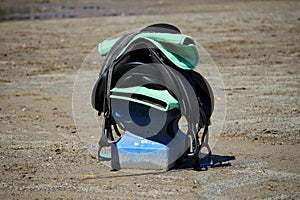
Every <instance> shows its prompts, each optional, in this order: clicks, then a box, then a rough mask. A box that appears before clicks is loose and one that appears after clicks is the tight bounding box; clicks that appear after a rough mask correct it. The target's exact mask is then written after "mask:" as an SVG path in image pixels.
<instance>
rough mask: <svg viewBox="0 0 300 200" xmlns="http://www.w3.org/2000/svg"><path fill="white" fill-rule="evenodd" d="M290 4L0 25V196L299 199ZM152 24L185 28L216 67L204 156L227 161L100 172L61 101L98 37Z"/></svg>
mask: <svg viewBox="0 0 300 200" xmlns="http://www.w3.org/2000/svg"><path fill="white" fill-rule="evenodd" d="M161 2H163V1H161ZM161 9H169V10H170V9H174V10H176V9H178V7H176V5H173V4H168V3H165V4H163V3H162V4H161ZM299 9H300V3H299V1H262V2H259V1H243V2H239V1H231V2H229V1H226V2H221V3H219V2H218V1H213V2H210V3H204V2H201V3H199V4H186V7H185V9H183V10H184V12H182V13H176V14H175V13H173V14H172V13H171V12H168V14H165V15H163V14H153V15H151V14H149V15H143V16H103V17H95V18H79V19H56V20H55V19H52V20H40V21H39V20H35V21H29V20H28V21H13V22H12V21H7V22H1V23H0V30H1V33H0V34H1V40H0V41H1V50H0V74H1V77H0V85H1V90H0V98H1V107H0V111H1V112H0V123H1V129H0V134H1V137H0V156H1V164H0V198H1V199H262V198H265V199H299V198H300V174H299V173H300V167H299V166H300V156H299V151H300V147H299V141H300V140H299V139H300V137H299V136H300V135H299V134H300V128H299V127H300V126H299V125H300V115H299V113H300V108H299V105H300V96H299V95H300V90H299V88H300V87H299V86H300V85H299V84H300V62H299V60H300V45H299V44H300V35H299V32H300V13H299ZM155 22H168V23H172V24H175V25H177V26H178V27H180V28H181V29H182V31H183V32H184V33H186V34H189V35H191V36H193V37H194V38H195V39H196V40H197V41H198V43H200V44H201V45H202V46H203V47H204V48H205V49H206V50H207V51H208V52H209V53H210V55H211V57H212V58H213V59H214V61H215V63H216V65H217V66H218V68H219V70H220V73H221V74H222V76H223V80H224V84H225V91H226V95H227V104H226V106H227V116H226V123H225V126H224V129H223V132H222V135H221V137H220V138H219V141H218V143H217V145H216V146H215V148H214V149H213V153H214V154H216V155H224V156H235V158H236V160H234V161H232V162H231V163H232V166H227V167H218V168H210V169H209V170H207V171H201V172H198V171H194V170H191V169H174V170H170V171H168V172H158V173H151V174H149V173H144V174H139V175H136V174H132V173H127V172H124V171H117V172H111V171H110V168H109V167H107V166H106V165H104V164H103V163H101V162H98V161H97V160H96V159H95V158H93V157H92V156H91V155H90V153H89V152H88V150H87V148H86V146H85V144H84V143H83V142H82V141H81V140H80V139H79V137H78V134H77V130H76V126H75V125H74V121H73V117H72V103H71V102H72V88H73V84H74V80H75V75H76V72H77V70H78V69H79V68H80V65H81V63H82V62H83V60H84V58H85V57H86V55H88V54H89V53H90V51H91V50H92V49H93V48H94V47H96V45H97V44H98V43H99V42H100V41H102V40H103V39H105V38H107V37H109V36H111V35H114V34H116V33H119V32H121V31H125V30H128V29H132V28H137V27H143V26H145V25H148V24H151V23H155Z"/></svg>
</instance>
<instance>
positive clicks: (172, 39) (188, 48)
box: [98, 33, 200, 70]
mask: <svg viewBox="0 0 300 200" xmlns="http://www.w3.org/2000/svg"><path fill="white" fill-rule="evenodd" d="M139 38H144V39H146V40H148V41H149V42H151V43H152V44H154V45H155V46H156V47H157V48H158V49H160V50H161V52H162V53H163V54H164V55H165V56H166V57H167V58H168V59H169V60H170V61H171V62H173V63H174V64H175V65H176V66H177V67H179V68H182V69H186V70H192V69H194V68H195V67H196V66H197V65H198V64H199V62H200V58H199V53H198V50H197V47H196V44H195V42H194V40H193V38H191V37H190V36H188V35H184V34H171V33H140V34H137V35H136V36H135V37H134V38H133V39H132V40H131V41H130V42H129V44H128V45H127V46H126V47H125V48H124V49H123V50H122V52H120V54H119V55H118V56H120V55H121V54H122V53H123V52H124V51H126V49H127V47H128V46H129V45H130V44H131V43H132V42H134V41H135V40H137V39H139ZM118 39H119V38H115V39H111V40H104V41H103V42H102V43H100V44H99V46H98V51H99V53H100V55H102V56H105V55H106V54H107V53H108V52H109V50H110V49H111V47H112V46H113V45H114V44H115V43H116V42H117V41H118ZM118 56H117V58H118Z"/></svg>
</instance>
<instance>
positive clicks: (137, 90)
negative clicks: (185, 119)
mask: <svg viewBox="0 0 300 200" xmlns="http://www.w3.org/2000/svg"><path fill="white" fill-rule="evenodd" d="M110 91H111V92H112V94H111V95H110V98H112V99H122V100H127V101H132V102H135V103H139V104H143V105H146V106H149V107H152V108H155V109H158V110H161V111H169V110H172V109H174V108H178V109H179V102H178V101H177V100H176V99H175V98H174V97H173V96H172V95H171V94H170V93H169V92H168V91H167V90H154V89H149V88H146V87H143V86H136V87H129V88H113V89H111V90H110ZM124 94H125V95H124ZM126 94H127V95H126ZM128 94H139V95H143V96H147V97H151V98H153V99H157V100H159V101H162V102H164V103H165V104H166V106H165V107H161V106H158V105H157V104H155V103H151V102H149V101H143V100H140V99H136V98H133V97H132V96H128Z"/></svg>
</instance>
